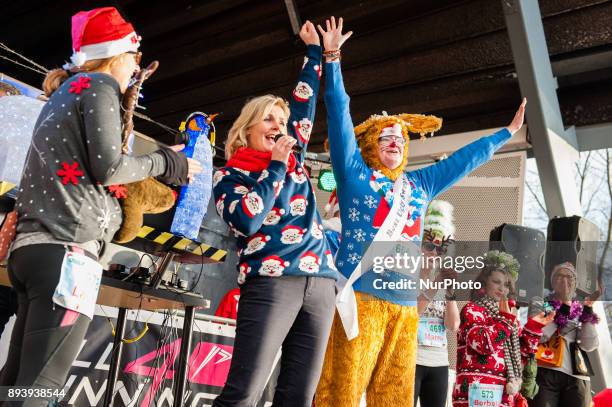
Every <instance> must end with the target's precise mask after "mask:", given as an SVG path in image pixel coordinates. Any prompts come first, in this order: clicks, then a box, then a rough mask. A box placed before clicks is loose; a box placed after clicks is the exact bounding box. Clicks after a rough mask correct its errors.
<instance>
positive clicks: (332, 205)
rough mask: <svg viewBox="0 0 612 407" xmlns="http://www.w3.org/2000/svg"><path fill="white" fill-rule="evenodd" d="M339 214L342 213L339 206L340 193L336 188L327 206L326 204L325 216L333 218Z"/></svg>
mask: <svg viewBox="0 0 612 407" xmlns="http://www.w3.org/2000/svg"><path fill="white" fill-rule="evenodd" d="M338 212H340V205H338V193H337V192H336V189H335V188H334V190H333V191H332V193H331V195H330V196H329V199H328V201H327V204H325V216H327V217H331V216H334V215H335V214H336V213H338Z"/></svg>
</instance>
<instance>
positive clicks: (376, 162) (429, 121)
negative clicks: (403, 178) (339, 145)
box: [355, 112, 442, 181]
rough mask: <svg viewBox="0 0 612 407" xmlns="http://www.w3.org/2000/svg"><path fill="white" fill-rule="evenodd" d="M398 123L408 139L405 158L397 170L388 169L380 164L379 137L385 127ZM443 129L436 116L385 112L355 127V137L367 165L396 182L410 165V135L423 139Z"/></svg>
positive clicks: (405, 146) (440, 120)
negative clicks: (389, 113)
mask: <svg viewBox="0 0 612 407" xmlns="http://www.w3.org/2000/svg"><path fill="white" fill-rule="evenodd" d="M396 123H397V124H399V125H401V126H402V135H403V136H404V139H406V144H405V145H404V157H403V160H402V163H401V164H400V165H399V166H397V167H396V168H387V167H386V166H384V165H383V164H382V163H381V162H380V158H379V157H378V137H379V136H380V133H381V132H382V130H383V129H384V128H385V127H390V126H393V125H394V124H396ZM441 127H442V119H440V118H438V117H436V116H426V115H422V114H407V113H402V114H398V115H394V116H388V115H387V114H386V112H383V114H382V115H377V114H374V115H372V116H370V118H369V119H368V120H366V121H364V122H363V123H361V124H360V125H359V126H357V127H355V137H356V138H357V143H358V144H359V148H360V149H361V156H362V157H363V160H364V161H365V162H366V164H367V165H368V166H369V167H370V168H372V169H375V170H379V171H380V172H382V173H383V174H385V175H386V176H387V177H388V178H389V179H391V180H393V181H395V180H396V179H397V177H399V175H400V174H401V173H402V172H403V171H404V167H406V164H407V163H408V144H409V143H410V137H409V135H408V133H415V134H419V135H420V136H421V138H424V137H425V135H426V134H428V133H431V134H433V132H435V131H438V130H440V128H441Z"/></svg>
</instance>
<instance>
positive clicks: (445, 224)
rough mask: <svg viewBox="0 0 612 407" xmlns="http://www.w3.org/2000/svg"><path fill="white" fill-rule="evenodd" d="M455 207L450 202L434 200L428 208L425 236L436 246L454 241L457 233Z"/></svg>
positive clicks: (424, 228)
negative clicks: (454, 216)
mask: <svg viewBox="0 0 612 407" xmlns="http://www.w3.org/2000/svg"><path fill="white" fill-rule="evenodd" d="M453 210H454V207H453V205H452V204H451V203H450V202H447V201H441V200H434V201H431V203H430V204H429V207H428V208H427V213H426V215H425V220H424V222H423V232H424V235H425V236H426V237H427V238H428V239H429V240H431V242H433V243H435V244H438V245H440V244H442V243H443V242H447V241H449V240H452V238H453V234H454V233H455V225H453Z"/></svg>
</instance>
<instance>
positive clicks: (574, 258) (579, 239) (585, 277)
mask: <svg viewBox="0 0 612 407" xmlns="http://www.w3.org/2000/svg"><path fill="white" fill-rule="evenodd" d="M600 238H601V231H600V230H599V228H598V227H597V226H596V225H595V224H594V223H592V222H590V221H589V220H587V219H585V218H582V217H580V216H570V217H566V218H553V219H551V220H550V222H549V223H548V238H547V242H546V288H548V289H551V286H550V273H551V272H552V269H553V267H554V266H555V265H557V264H560V263H563V262H566V261H569V262H571V263H572V264H574V265H575V266H576V272H577V274H578V277H577V280H576V293H577V294H578V296H580V297H585V296H588V295H589V294H591V293H592V292H593V291H595V290H596V289H597V247H598V245H599V240H600Z"/></svg>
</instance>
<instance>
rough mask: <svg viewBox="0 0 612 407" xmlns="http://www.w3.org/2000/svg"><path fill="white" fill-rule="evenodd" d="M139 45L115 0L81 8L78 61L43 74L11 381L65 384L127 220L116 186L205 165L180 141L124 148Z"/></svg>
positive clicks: (22, 198) (16, 266) (183, 179)
mask: <svg viewBox="0 0 612 407" xmlns="http://www.w3.org/2000/svg"><path fill="white" fill-rule="evenodd" d="M139 45H140V37H139V36H138V35H137V34H136V32H134V28H133V27H132V25H131V24H129V23H127V22H125V21H124V20H123V18H122V17H121V15H120V14H119V13H118V11H117V10H116V9H115V8H113V7H106V8H99V9H94V10H90V11H82V12H79V13H77V14H75V15H74V16H73V17H72V47H73V50H74V54H73V55H72V58H71V61H72V62H71V63H70V64H67V65H66V66H65V67H64V69H56V70H53V71H51V72H49V74H48V75H47V77H46V79H45V81H44V83H43V88H44V90H45V92H46V94H47V96H50V98H49V101H48V102H47V103H46V104H45V106H44V107H43V109H42V111H41V114H40V116H39V118H38V121H37V123H36V125H35V127H34V134H33V137H32V142H31V145H30V150H29V153H28V158H27V160H26V164H25V167H24V172H23V175H22V179H21V189H20V190H19V195H18V199H17V203H16V207H15V208H16V210H17V212H18V226H17V235H16V238H15V241H14V243H13V246H12V249H11V250H12V251H11V254H10V258H9V262H8V271H9V276H10V279H11V283H12V284H13V287H15V289H16V290H17V294H18V300H19V311H18V314H17V320H16V322H15V326H14V329H13V334H12V337H11V343H10V350H9V352H8V360H7V362H6V366H5V367H4V370H3V371H2V377H1V379H0V385H2V386H27V387H41V388H62V387H63V386H64V382H65V380H66V376H67V375H68V372H69V369H70V366H71V364H72V362H73V361H74V359H75V358H76V356H77V353H78V351H79V349H80V346H81V344H82V342H83V338H84V337H85V333H86V331H87V327H88V326H89V323H90V322H91V318H92V316H93V309H94V306H95V302H96V298H97V295H98V290H99V284H100V279H101V275H102V266H100V265H99V264H98V263H97V261H96V260H97V258H98V255H99V253H100V251H101V248H102V247H103V245H104V243H105V242H109V241H110V240H111V239H112V238H113V235H114V234H115V232H116V231H117V230H118V229H119V226H120V225H121V221H122V213H121V208H120V206H119V203H118V201H117V199H116V197H115V196H114V195H113V193H112V192H111V191H110V190H109V189H111V190H112V188H111V186H112V185H115V184H122V183H128V182H134V181H139V180H142V179H145V178H147V177H150V176H159V177H161V178H162V179H164V180H165V181H166V182H168V183H176V184H185V183H187V181H188V178H189V177H190V176H191V175H193V174H195V173H197V172H199V171H200V170H201V168H200V166H199V164H198V163H197V162H195V161H190V160H187V159H186V158H185V157H184V156H183V155H180V154H177V153H176V152H175V150H172V149H167V148H164V149H161V150H159V151H156V152H153V153H151V154H147V155H143V156H139V157H131V156H128V155H125V154H122V150H121V143H122V140H121V117H120V98H121V94H122V93H123V92H125V90H126V89H127V87H128V82H129V80H130V78H131V76H132V75H133V74H134V73H135V72H136V71H137V70H138V63H139V61H140V53H139V52H138V47H139ZM178 149H179V148H176V150H178ZM25 405H28V406H34V405H36V406H39V405H40V406H43V405H44V406H46V405H47V401H46V400H42V399H39V400H36V401H34V400H28V401H27V402H26V403H25Z"/></svg>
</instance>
